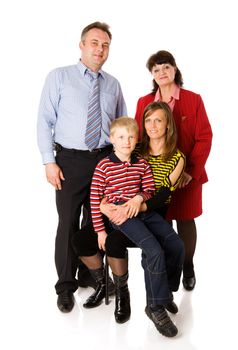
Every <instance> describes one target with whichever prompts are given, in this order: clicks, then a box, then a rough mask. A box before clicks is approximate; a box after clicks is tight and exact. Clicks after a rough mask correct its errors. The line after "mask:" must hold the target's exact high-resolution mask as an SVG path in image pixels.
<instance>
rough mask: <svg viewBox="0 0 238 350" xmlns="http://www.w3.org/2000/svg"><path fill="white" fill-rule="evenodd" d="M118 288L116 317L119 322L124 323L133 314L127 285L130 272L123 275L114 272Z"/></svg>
mask: <svg viewBox="0 0 238 350" xmlns="http://www.w3.org/2000/svg"><path fill="white" fill-rule="evenodd" d="M113 279H114V283H115V288H116V291H115V292H116V300H115V312H114V315H115V319H116V322H117V323H124V322H126V321H128V320H129V318H130V316H131V306H130V293H129V289H128V285H127V280H128V273H126V274H125V275H123V276H116V275H114V274H113Z"/></svg>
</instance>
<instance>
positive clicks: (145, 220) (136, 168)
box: [91, 117, 184, 337]
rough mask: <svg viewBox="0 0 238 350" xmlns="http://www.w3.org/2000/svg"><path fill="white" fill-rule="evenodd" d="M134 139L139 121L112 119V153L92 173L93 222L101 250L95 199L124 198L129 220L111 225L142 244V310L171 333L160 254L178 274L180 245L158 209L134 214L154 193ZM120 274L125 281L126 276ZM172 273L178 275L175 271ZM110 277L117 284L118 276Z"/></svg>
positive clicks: (102, 233)
mask: <svg viewBox="0 0 238 350" xmlns="http://www.w3.org/2000/svg"><path fill="white" fill-rule="evenodd" d="M137 140H138V125H137V123H136V121H135V120H134V119H131V118H128V117H120V118H118V119H116V120H114V121H113V122H112V124H111V128H110V141H111V143H112V144H113V147H114V153H112V154H110V155H109V156H108V157H106V158H104V159H103V160H101V161H100V162H99V163H98V165H97V166H96V169H95V172H94V175H93V178H92V184H91V213H92V221H93V226H94V230H95V232H96V233H97V235H98V246H99V248H100V249H103V250H105V242H106V238H107V232H106V229H105V226H104V222H103V216H102V214H101V212H100V202H101V200H102V198H106V199H107V200H108V202H109V203H114V204H122V203H124V206H126V208H127V211H128V217H129V219H127V220H126V221H125V222H124V223H123V224H121V225H116V224H114V223H111V225H112V227H113V228H114V229H117V230H120V231H121V232H123V233H124V234H125V235H126V236H127V237H128V238H129V239H130V240H131V241H133V242H134V243H135V244H136V245H137V246H138V247H140V248H141V250H142V266H143V269H144V273H145V286H146V296H147V306H146V308H145V312H146V314H147V316H148V317H149V318H150V319H151V320H152V321H153V322H154V324H155V326H156V328H157V329H158V331H159V332H160V333H161V334H163V335H165V336H167V337H173V336H175V335H176V334H177V332H178V330H177V328H176V326H175V325H174V324H173V322H172V321H171V319H170V317H169V316H168V314H167V311H166V310H165V309H166V308H167V309H169V305H171V302H172V293H171V290H174V287H173V286H172V285H169V283H168V276H167V272H166V261H165V256H166V259H167V257H168V256H173V262H174V265H175V266H176V274H177V271H178V266H180V267H181V269H182V264H183V256H184V248H183V243H182V241H181V240H180V239H179V237H178V236H177V234H176V233H175V231H174V230H173V228H172V227H171V226H170V225H169V224H168V223H167V222H166V221H165V220H164V219H162V217H161V216H160V215H159V214H157V213H155V212H145V213H139V209H140V205H141V204H142V203H143V201H144V200H147V199H149V198H150V197H151V196H152V195H153V193H154V181H153V177H152V173H151V170H150V167H149V165H148V163H147V162H146V161H145V160H144V159H142V158H138V157H137V156H135V155H133V154H132V152H133V150H134V148H135V146H136V143H137ZM181 269H180V271H181ZM180 273H181V272H180ZM120 278H123V283H124V285H125V276H122V277H120ZM177 278H180V276H178V274H177V275H176V279H177ZM114 281H115V284H117V283H120V280H119V279H118V278H117V276H114ZM126 282H127V280H126ZM116 290H117V286H116ZM128 297H129V294H128Z"/></svg>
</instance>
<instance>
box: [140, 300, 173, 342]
mask: <svg viewBox="0 0 238 350" xmlns="http://www.w3.org/2000/svg"><path fill="white" fill-rule="evenodd" d="M145 313H146V315H147V316H148V317H149V319H151V321H152V322H153V323H154V325H155V327H156V328H157V330H158V331H159V332H160V333H161V334H163V335H164V336H165V337H169V338H171V337H175V336H176V334H177V333H178V329H177V327H176V326H175V324H173V322H172V320H171V319H170V317H169V315H168V314H167V311H166V310H165V309H164V307H162V306H161V307H159V308H158V309H157V310H152V309H151V308H150V307H148V306H146V308H145Z"/></svg>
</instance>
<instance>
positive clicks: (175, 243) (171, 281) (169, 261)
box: [112, 212, 184, 305]
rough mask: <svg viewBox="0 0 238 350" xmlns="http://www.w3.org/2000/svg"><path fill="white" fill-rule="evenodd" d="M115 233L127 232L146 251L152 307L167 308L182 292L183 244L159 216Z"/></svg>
mask: <svg viewBox="0 0 238 350" xmlns="http://www.w3.org/2000/svg"><path fill="white" fill-rule="evenodd" d="M112 226H113V227H114V228H115V229H118V230H120V231H121V232H123V233H124V234H125V235H126V236H127V237H128V238H129V239H130V240H131V241H133V242H134V243H135V244H136V245H137V246H138V247H139V248H141V250H142V267H143V269H144V276H145V287H146V298H147V304H148V305H166V304H168V303H169V302H171V300H172V293H171V292H172V291H176V290H178V287H179V283H180V277H181V272H182V267H183V261H184V246H183V242H182V240H181V239H180V238H179V236H178V235H177V234H176V232H175V231H174V230H173V228H172V226H171V225H170V224H169V223H168V222H167V221H166V220H164V219H163V218H162V217H161V216H160V215H159V214H157V213H156V212H146V213H140V214H139V215H138V216H137V217H134V218H132V219H128V220H127V221H125V222H124V223H123V224H122V225H118V226H117V225H115V224H113V223H112Z"/></svg>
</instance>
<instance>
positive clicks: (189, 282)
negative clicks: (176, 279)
mask: <svg viewBox="0 0 238 350" xmlns="http://www.w3.org/2000/svg"><path fill="white" fill-rule="evenodd" d="M195 284H196V278H195V276H192V277H183V286H184V288H185V289H186V290H189V291H191V290H193V289H194V287H195Z"/></svg>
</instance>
